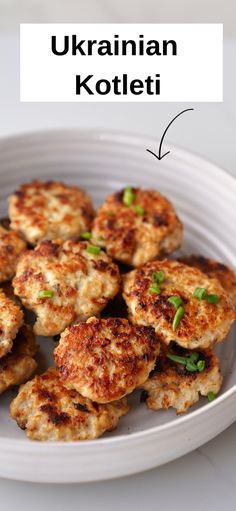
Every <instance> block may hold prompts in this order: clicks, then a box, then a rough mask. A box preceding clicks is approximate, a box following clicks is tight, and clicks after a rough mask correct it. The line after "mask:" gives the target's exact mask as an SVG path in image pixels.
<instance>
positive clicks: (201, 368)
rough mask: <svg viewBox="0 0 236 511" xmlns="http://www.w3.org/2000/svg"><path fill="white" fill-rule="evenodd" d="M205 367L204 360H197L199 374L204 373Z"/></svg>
mask: <svg viewBox="0 0 236 511" xmlns="http://www.w3.org/2000/svg"><path fill="white" fill-rule="evenodd" d="M205 365H206V362H205V360H198V362H197V368H198V371H199V373H202V371H204V369H205Z"/></svg>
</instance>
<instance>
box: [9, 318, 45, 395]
mask: <svg viewBox="0 0 236 511" xmlns="http://www.w3.org/2000/svg"><path fill="white" fill-rule="evenodd" d="M36 352H37V344H36V342H35V336H34V334H33V332H32V330H31V328H30V327H29V326H26V325H23V326H22V327H21V329H20V330H19V332H18V334H17V336H16V338H15V340H14V343H13V348H12V351H11V352H10V353H8V354H7V355H5V357H3V358H1V359H0V394H2V393H3V392H5V391H6V390H8V389H9V388H11V387H12V386H14V385H20V384H21V383H24V382H25V381H27V380H28V379H29V378H30V376H31V375H32V374H33V372H34V371H35V369H36V367H37V362H36V360H35V359H34V355H35V354H36Z"/></svg>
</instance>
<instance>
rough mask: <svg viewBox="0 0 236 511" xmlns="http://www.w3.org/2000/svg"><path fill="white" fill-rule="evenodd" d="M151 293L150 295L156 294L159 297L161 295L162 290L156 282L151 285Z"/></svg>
mask: <svg viewBox="0 0 236 511" xmlns="http://www.w3.org/2000/svg"><path fill="white" fill-rule="evenodd" d="M149 291H150V293H154V294H156V295H159V294H160V293H161V290H160V288H159V286H158V284H157V282H154V283H153V284H151V286H150V287H149Z"/></svg>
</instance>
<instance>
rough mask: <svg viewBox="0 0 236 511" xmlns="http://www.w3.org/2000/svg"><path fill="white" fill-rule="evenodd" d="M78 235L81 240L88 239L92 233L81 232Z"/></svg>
mask: <svg viewBox="0 0 236 511" xmlns="http://www.w3.org/2000/svg"><path fill="white" fill-rule="evenodd" d="M80 237H81V238H83V240H90V239H91V238H92V233H91V232H81V235H80Z"/></svg>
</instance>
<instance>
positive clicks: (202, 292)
mask: <svg viewBox="0 0 236 511" xmlns="http://www.w3.org/2000/svg"><path fill="white" fill-rule="evenodd" d="M193 296H194V298H197V299H198V300H206V301H207V302H208V303H218V302H219V301H220V298H219V296H218V295H214V294H208V293H207V290H206V289H205V287H196V289H195V290H194V292H193Z"/></svg>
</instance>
